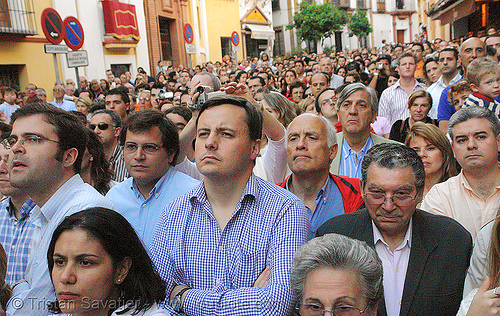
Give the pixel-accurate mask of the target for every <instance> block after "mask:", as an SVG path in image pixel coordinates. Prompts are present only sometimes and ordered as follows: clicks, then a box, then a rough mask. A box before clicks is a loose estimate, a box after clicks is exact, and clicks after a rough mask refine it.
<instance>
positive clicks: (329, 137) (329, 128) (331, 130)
mask: <svg viewBox="0 0 500 316" xmlns="http://www.w3.org/2000/svg"><path fill="white" fill-rule="evenodd" d="M301 116H310V117H317V118H319V119H320V120H322V121H323V123H324V124H325V129H326V143H327V144H328V148H330V147H332V146H333V145H334V144H336V143H337V130H336V129H335V126H333V124H332V122H330V121H329V120H328V119H327V118H326V117H324V116H320V115H316V114H313V113H302V114H300V115H299V116H297V117H301ZM297 117H296V118H297ZM292 122H293V121H292ZM289 127H290V125H288V127H287V128H286V135H287V136H288V128H289ZM285 143H288V137H285Z"/></svg>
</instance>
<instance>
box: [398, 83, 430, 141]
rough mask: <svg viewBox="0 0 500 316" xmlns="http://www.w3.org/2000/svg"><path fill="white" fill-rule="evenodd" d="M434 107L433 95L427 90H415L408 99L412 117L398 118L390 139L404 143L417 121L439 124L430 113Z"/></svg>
mask: <svg viewBox="0 0 500 316" xmlns="http://www.w3.org/2000/svg"><path fill="white" fill-rule="evenodd" d="M431 107H432V96H431V94H430V93H429V92H427V91H425V90H418V91H415V92H413V93H412V94H411V95H410V98H409V99H408V110H409V111H410V117H409V118H407V119H405V120H397V121H396V122H394V124H393V125H392V128H391V134H390V135H389V139H392V140H395V141H398V142H400V143H404V142H405V139H406V135H408V132H409V131H410V128H411V127H412V126H413V124H415V122H424V123H431V124H434V125H437V122H436V120H433V119H431V118H430V117H429V116H428V114H429V111H430V110H431Z"/></svg>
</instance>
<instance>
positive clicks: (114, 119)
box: [92, 109, 122, 127]
mask: <svg viewBox="0 0 500 316" xmlns="http://www.w3.org/2000/svg"><path fill="white" fill-rule="evenodd" d="M97 114H108V115H109V116H110V117H111V121H112V122H113V125H114V126H115V127H121V126H122V118H121V117H120V115H119V114H118V113H116V112H115V111H112V110H108V109H102V110H97V111H95V112H94V113H92V117H94V116H96V115H97Z"/></svg>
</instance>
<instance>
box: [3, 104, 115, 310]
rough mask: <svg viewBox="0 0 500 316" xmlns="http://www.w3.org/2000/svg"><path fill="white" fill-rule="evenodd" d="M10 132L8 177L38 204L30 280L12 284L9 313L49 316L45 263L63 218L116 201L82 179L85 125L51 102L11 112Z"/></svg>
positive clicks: (51, 290) (52, 297) (32, 218)
mask: <svg viewBox="0 0 500 316" xmlns="http://www.w3.org/2000/svg"><path fill="white" fill-rule="evenodd" d="M11 121H12V132H11V134H10V136H9V137H8V138H7V140H6V142H5V143H4V144H7V147H6V148H7V149H10V150H11V153H10V157H9V164H8V167H9V180H10V183H11V185H12V186H13V187H16V188H18V189H20V190H21V191H23V192H24V193H26V194H27V195H28V196H29V197H31V199H32V200H33V202H35V204H36V205H37V206H36V207H35V208H34V209H33V211H32V213H31V215H30V221H31V222H32V223H33V225H34V226H35V227H34V230H33V235H32V239H31V251H30V254H29V256H28V265H27V270H26V280H23V281H21V282H19V283H18V284H14V285H13V296H12V300H11V301H9V304H8V306H7V314H8V315H48V314H49V312H48V310H47V302H53V301H55V299H56V297H55V293H54V287H53V285H52V282H51V278H50V275H49V270H48V266H47V249H48V246H49V243H50V240H51V238H52V234H53V232H54V230H55V229H56V228H57V226H58V225H59V224H60V223H61V222H62V220H63V219H64V218H65V217H66V216H69V215H71V214H74V213H76V212H79V211H81V210H85V209H87V208H90V207H106V208H110V209H114V207H113V204H112V203H111V202H110V201H109V200H107V199H106V198H105V197H103V196H102V195H101V194H100V193H99V192H97V191H96V190H95V189H94V188H93V187H92V186H90V185H88V184H86V183H84V182H83V180H82V178H81V177H80V175H79V173H80V171H81V163H82V159H83V155H84V152H85V144H86V136H85V135H86V133H85V129H86V127H85V126H84V125H83V124H82V123H81V122H80V120H78V119H76V118H75V116H74V115H73V114H71V113H69V112H67V111H64V110H61V109H59V108H57V107H55V106H53V105H51V104H47V103H38V104H29V105H26V106H24V107H21V108H20V109H18V110H17V111H16V112H15V113H14V114H12V119H11Z"/></svg>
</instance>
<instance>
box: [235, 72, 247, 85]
mask: <svg viewBox="0 0 500 316" xmlns="http://www.w3.org/2000/svg"><path fill="white" fill-rule="evenodd" d="M234 79H235V80H236V83H243V84H247V79H248V74H247V72H246V71H244V70H241V71H238V73H236V77H234Z"/></svg>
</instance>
